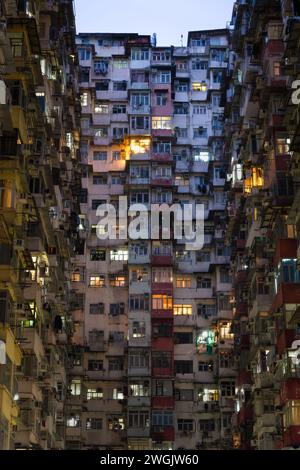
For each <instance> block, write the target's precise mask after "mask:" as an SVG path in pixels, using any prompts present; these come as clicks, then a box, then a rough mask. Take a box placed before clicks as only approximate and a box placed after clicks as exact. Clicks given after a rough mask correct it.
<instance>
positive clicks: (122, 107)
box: [112, 104, 126, 114]
mask: <svg viewBox="0 0 300 470" xmlns="http://www.w3.org/2000/svg"><path fill="white" fill-rule="evenodd" d="M112 112H113V114H126V104H114V105H113V108H112Z"/></svg>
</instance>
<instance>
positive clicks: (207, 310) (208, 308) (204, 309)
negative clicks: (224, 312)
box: [197, 304, 217, 319]
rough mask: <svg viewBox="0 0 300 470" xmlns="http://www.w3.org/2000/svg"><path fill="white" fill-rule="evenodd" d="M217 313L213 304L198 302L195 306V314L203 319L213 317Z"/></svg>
mask: <svg viewBox="0 0 300 470" xmlns="http://www.w3.org/2000/svg"><path fill="white" fill-rule="evenodd" d="M216 313H217V310H216V306H215V305H203V304H199V305H198V306H197V314H198V315H199V316H201V317H203V318H205V319H208V318H210V317H214V316H215V315H216Z"/></svg>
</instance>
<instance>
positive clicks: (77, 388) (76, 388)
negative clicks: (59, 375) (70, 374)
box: [70, 379, 81, 396]
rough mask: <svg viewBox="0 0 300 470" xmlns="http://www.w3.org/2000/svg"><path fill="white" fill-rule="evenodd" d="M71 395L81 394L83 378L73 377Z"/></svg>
mask: <svg viewBox="0 0 300 470" xmlns="http://www.w3.org/2000/svg"><path fill="white" fill-rule="evenodd" d="M70 388H71V395H74V396H79V395H81V380H80V379H73V380H72V382H71V387H70Z"/></svg>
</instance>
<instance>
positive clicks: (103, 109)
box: [95, 103, 108, 114]
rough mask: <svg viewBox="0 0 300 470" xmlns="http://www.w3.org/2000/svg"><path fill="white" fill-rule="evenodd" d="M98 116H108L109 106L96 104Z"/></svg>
mask: <svg viewBox="0 0 300 470" xmlns="http://www.w3.org/2000/svg"><path fill="white" fill-rule="evenodd" d="M95 113H96V114H108V104H98V103H96V104H95Z"/></svg>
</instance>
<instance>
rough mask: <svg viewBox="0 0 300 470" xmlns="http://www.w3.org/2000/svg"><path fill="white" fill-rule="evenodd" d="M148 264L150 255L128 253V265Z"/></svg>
mask: <svg viewBox="0 0 300 470" xmlns="http://www.w3.org/2000/svg"><path fill="white" fill-rule="evenodd" d="M149 263H150V255H149V253H147V254H143V255H140V254H136V253H133V252H131V251H129V259H128V264H149Z"/></svg>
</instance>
